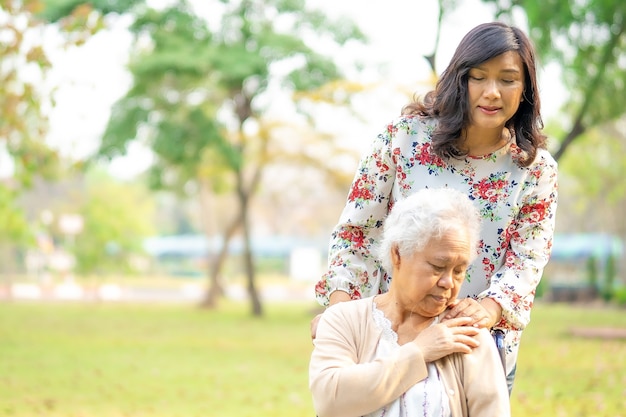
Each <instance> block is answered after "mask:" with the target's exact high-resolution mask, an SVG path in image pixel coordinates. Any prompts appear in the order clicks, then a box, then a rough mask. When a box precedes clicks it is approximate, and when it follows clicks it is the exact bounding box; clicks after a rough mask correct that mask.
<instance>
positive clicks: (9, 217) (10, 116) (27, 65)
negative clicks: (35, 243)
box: [0, 0, 102, 245]
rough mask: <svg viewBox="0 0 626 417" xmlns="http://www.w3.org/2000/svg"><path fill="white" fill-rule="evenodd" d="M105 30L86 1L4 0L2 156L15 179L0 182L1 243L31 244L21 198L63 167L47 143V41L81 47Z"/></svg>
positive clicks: (0, 16)
mask: <svg viewBox="0 0 626 417" xmlns="http://www.w3.org/2000/svg"><path fill="white" fill-rule="evenodd" d="M101 27H102V16H94V14H93V9H92V7H91V6H89V5H88V4H87V3H84V2H74V4H72V5H70V4H69V2H67V1H52V0H50V1H43V0H1V1H0V38H1V39H2V42H0V62H2V65H1V66H0V114H1V115H2V117H0V156H4V158H2V160H8V161H10V164H11V167H10V171H11V177H10V179H8V180H4V181H0V239H1V240H4V241H5V242H8V243H11V244H16V245H26V244H28V243H30V242H31V241H32V235H31V233H30V231H29V226H28V221H27V218H26V217H25V215H24V213H23V211H22V208H21V207H20V205H19V204H18V199H19V198H20V196H21V195H22V193H23V191H24V190H25V189H27V188H28V187H30V186H31V185H32V184H33V180H34V179H35V178H42V177H43V178H55V177H57V176H58V174H59V167H60V165H61V164H62V163H64V162H63V161H61V159H60V157H59V155H58V153H57V151H55V150H53V149H50V148H49V147H48V146H47V144H46V143H45V136H46V133H47V130H48V116H47V109H49V108H51V107H52V106H54V101H53V98H52V92H51V91H48V90H46V89H44V87H43V86H44V82H45V80H46V76H47V74H48V71H49V70H50V69H51V63H50V61H49V60H48V56H47V51H46V45H44V39H48V40H49V39H50V38H51V37H50V36H47V35H49V34H51V33H55V34H60V35H61V36H60V39H61V40H62V42H63V44H62V45H61V46H67V47H69V46H72V45H79V44H81V43H83V42H84V41H85V40H86V39H88V38H89V37H90V36H91V35H92V34H93V33H95V31H97V30H98V29H100V28H101ZM49 45H50V42H48V46H49ZM56 46H59V45H56ZM3 168H5V167H3Z"/></svg>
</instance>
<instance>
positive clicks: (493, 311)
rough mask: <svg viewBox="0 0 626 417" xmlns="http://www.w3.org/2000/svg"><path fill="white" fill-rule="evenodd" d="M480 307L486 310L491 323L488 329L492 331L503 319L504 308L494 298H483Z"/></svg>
mask: <svg viewBox="0 0 626 417" xmlns="http://www.w3.org/2000/svg"><path fill="white" fill-rule="evenodd" d="M480 306H481V307H482V308H484V309H485V311H486V312H487V314H488V315H489V323H488V324H487V326H486V327H487V328H488V329H490V328H492V327H493V326H495V325H496V324H498V323H499V322H500V320H501V319H502V306H500V304H499V303H498V302H497V301H495V300H494V299H492V298H483V299H482V300H480Z"/></svg>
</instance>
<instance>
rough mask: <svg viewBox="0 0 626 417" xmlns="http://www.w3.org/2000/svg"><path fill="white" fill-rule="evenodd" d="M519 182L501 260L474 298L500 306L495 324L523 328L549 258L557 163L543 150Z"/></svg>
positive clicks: (553, 218) (514, 328)
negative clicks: (498, 320) (500, 312)
mask: <svg viewBox="0 0 626 417" xmlns="http://www.w3.org/2000/svg"><path fill="white" fill-rule="evenodd" d="M527 170H528V172H527V175H526V179H525V180H524V182H523V184H520V185H521V186H520V187H519V192H520V197H519V201H520V204H519V209H518V210H517V212H516V213H514V216H513V220H512V221H511V223H510V224H509V227H508V228H507V229H506V230H505V231H504V232H503V233H502V236H503V238H502V239H501V242H502V247H503V249H504V250H505V253H504V262H503V263H502V265H501V266H500V268H498V269H497V270H496V271H495V273H494V274H493V276H492V278H491V285H490V287H489V288H488V289H487V290H486V291H484V292H482V293H481V294H480V295H479V296H478V298H479V299H481V298H484V297H490V298H493V299H495V300H496V301H497V302H498V303H499V304H500V305H501V306H502V320H501V321H500V323H497V325H496V327H501V328H505V329H511V330H523V329H524V328H525V327H526V325H527V324H528V323H529V322H530V311H531V308H532V305H533V301H534V296H535V290H536V288H537V285H538V284H539V281H540V279H541V275H542V273H543V269H544V268H545V266H546V264H547V263H548V260H549V258H550V252H551V249H552V240H553V236H554V227H555V218H556V208H557V164H556V162H555V161H554V160H553V159H552V158H551V157H550V156H549V155H548V154H547V152H545V151H543V152H542V153H541V154H540V156H539V158H538V162H536V163H535V164H533V165H532V166H531V167H529V168H528V169H527Z"/></svg>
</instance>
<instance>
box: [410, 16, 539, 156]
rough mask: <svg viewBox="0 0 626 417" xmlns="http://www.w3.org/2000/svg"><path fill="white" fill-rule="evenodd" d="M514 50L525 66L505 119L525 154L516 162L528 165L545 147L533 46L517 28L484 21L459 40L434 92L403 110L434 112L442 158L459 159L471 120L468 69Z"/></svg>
mask: <svg viewBox="0 0 626 417" xmlns="http://www.w3.org/2000/svg"><path fill="white" fill-rule="evenodd" d="M509 51H515V52H517V53H518V54H519V56H520V58H521V60H522V63H523V65H524V92H523V96H522V97H523V99H524V100H523V101H522V102H521V103H520V106H519V108H518V109H517V112H515V114H514V115H513V117H511V119H509V120H508V121H507V122H506V128H507V129H508V130H509V132H510V133H511V135H513V136H514V137H515V141H516V144H517V146H518V147H519V148H520V149H521V150H522V151H523V154H522V155H521V156H520V157H519V158H517V159H516V161H517V163H518V164H519V165H520V166H528V165H530V164H531V163H532V162H533V161H534V160H535V157H536V155H537V149H539V148H545V147H546V136H545V135H544V134H543V133H542V132H541V131H542V129H543V121H542V119H541V101H540V99H539V91H538V87H537V70H536V66H535V50H534V47H533V45H532V43H531V41H530V39H528V37H527V36H526V34H525V33H524V32H523V31H521V30H520V29H518V28H516V27H513V26H509V25H506V24H504V23H501V22H490V23H483V24H481V25H478V26H476V27H475V28H473V29H472V30H470V31H469V32H468V33H467V34H466V35H465V37H463V39H462V40H461V42H460V43H459V45H458V46H457V48H456V51H455V52H454V55H453V56H452V59H451V60H450V63H449V65H448V67H447V68H446V69H445V71H444V72H443V73H442V75H441V77H440V78H439V80H438V81H437V85H436V86H435V89H434V90H433V91H430V92H428V93H427V94H426V96H424V97H423V99H420V98H416V99H415V100H414V101H413V102H412V103H410V104H408V105H406V106H405V107H404V108H403V109H402V114H405V115H406V114H418V115H421V116H425V117H433V118H436V119H437V120H438V125H437V127H436V129H435V131H434V132H433V138H432V141H433V145H432V146H433V151H434V152H435V153H436V154H437V155H439V156H440V157H454V158H461V157H463V156H465V154H466V153H464V152H462V151H460V150H459V146H458V145H459V144H460V141H461V140H462V139H461V134H462V131H463V128H464V127H466V126H467V124H468V123H469V99H468V87H467V83H468V73H469V70H470V69H471V68H473V67H476V66H478V65H480V64H481V63H483V62H486V61H488V60H490V59H492V58H495V57H496V56H498V55H501V54H503V53H505V52H509Z"/></svg>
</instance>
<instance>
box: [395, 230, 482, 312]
mask: <svg viewBox="0 0 626 417" xmlns="http://www.w3.org/2000/svg"><path fill="white" fill-rule="evenodd" d="M391 256H392V260H393V281H392V284H393V285H392V291H396V299H398V300H400V301H401V303H402V304H403V305H404V307H405V308H406V309H409V310H411V311H413V312H415V313H417V314H420V315H422V316H424V317H434V316H437V315H439V314H441V313H442V312H443V311H444V310H445V309H446V307H447V306H448V305H449V304H450V303H451V302H452V301H454V300H455V299H456V296H457V295H458V293H459V290H460V289H461V284H462V283H463V280H464V279H465V271H466V269H467V267H468V265H469V263H470V259H471V254H470V243H469V234H468V232H467V230H466V229H465V228H464V227H461V228H459V230H451V231H448V232H447V233H446V234H445V235H444V236H442V237H441V238H440V239H431V240H430V241H429V242H428V244H427V245H426V248H425V249H424V250H422V251H418V252H415V253H414V254H412V255H411V256H405V257H401V256H400V255H399V254H398V252H397V250H396V249H395V248H394V249H393V250H392V253H391Z"/></svg>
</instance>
